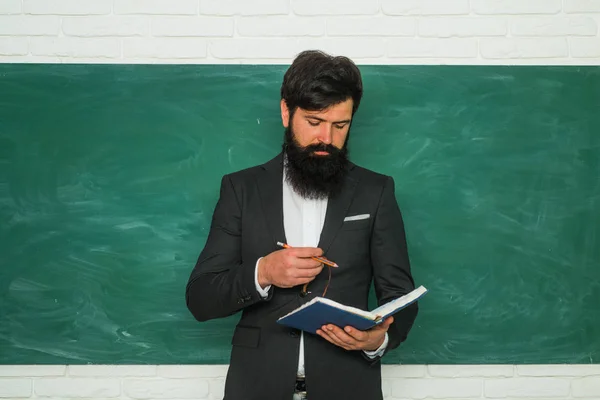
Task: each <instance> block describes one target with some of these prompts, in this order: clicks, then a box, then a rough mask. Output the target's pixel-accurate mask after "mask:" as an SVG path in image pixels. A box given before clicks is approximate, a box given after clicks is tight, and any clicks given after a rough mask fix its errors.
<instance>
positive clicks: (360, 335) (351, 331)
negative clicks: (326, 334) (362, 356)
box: [344, 326, 369, 342]
mask: <svg viewBox="0 0 600 400" xmlns="http://www.w3.org/2000/svg"><path fill="white" fill-rule="evenodd" d="M344 332H346V333H347V334H348V335H349V336H350V337H352V338H353V339H354V340H356V341H359V342H365V341H367V339H368V338H369V334H368V333H367V332H363V331H359V330H358V329H356V328H353V327H351V326H347V327H345V328H344Z"/></svg>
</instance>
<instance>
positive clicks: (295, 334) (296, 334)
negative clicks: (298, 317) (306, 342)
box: [290, 329, 299, 337]
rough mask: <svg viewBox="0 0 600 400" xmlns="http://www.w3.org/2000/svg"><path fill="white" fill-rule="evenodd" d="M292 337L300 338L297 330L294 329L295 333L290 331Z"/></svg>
mask: <svg viewBox="0 0 600 400" xmlns="http://www.w3.org/2000/svg"><path fill="white" fill-rule="evenodd" d="M290 336H291V337H298V336H299V335H298V331H297V330H295V329H294V330H293V331H290Z"/></svg>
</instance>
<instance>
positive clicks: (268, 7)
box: [0, 0, 600, 65]
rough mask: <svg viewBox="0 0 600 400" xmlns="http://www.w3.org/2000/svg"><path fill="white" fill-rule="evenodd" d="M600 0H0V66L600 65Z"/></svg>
mask: <svg viewBox="0 0 600 400" xmlns="http://www.w3.org/2000/svg"><path fill="white" fill-rule="evenodd" d="M599 25H600V0H251V1H249V0H0V62H76V63H86V62H104V63H202V64H206V63H209V64H214V63H219V64H222V63H227V64H231V63H269V64H288V63H289V62H290V61H291V59H292V58H293V57H294V56H295V55H296V54H297V53H298V52H300V51H301V50H304V49H307V48H321V49H325V50H328V51H330V52H332V53H335V54H346V55H349V56H352V57H353V58H354V59H355V60H356V61H357V62H358V63H360V64H538V65H539V64H542V65H547V64H563V65H572V64H594V65H597V64H600V33H599V32H600V29H599Z"/></svg>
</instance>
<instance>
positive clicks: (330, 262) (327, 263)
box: [277, 242, 339, 268]
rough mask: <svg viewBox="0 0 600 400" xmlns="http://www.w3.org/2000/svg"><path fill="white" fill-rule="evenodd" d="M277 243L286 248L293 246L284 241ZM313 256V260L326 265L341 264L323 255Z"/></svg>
mask: <svg viewBox="0 0 600 400" xmlns="http://www.w3.org/2000/svg"><path fill="white" fill-rule="evenodd" d="M277 245H278V246H280V247H283V248H284V249H291V248H292V246H290V245H289V244H286V243H282V242H277ZM311 258H312V259H313V260H315V261H318V262H321V263H323V264H325V265H329V266H330V267H335V268H337V267H339V265H337V264H336V263H334V262H333V261H329V260H328V259H326V258H323V257H311Z"/></svg>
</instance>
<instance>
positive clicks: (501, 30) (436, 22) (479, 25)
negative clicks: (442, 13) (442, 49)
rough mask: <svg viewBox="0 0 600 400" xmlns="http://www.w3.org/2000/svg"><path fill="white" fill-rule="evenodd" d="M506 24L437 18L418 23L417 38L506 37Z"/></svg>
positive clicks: (491, 21)
mask: <svg viewBox="0 0 600 400" xmlns="http://www.w3.org/2000/svg"><path fill="white" fill-rule="evenodd" d="M507 32H508V23H507V21H506V20H505V19H500V18H487V17H478V18H468V17H437V18H424V19H421V20H420V21H419V36H423V37H438V38H447V37H472V36H506V33H507Z"/></svg>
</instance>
